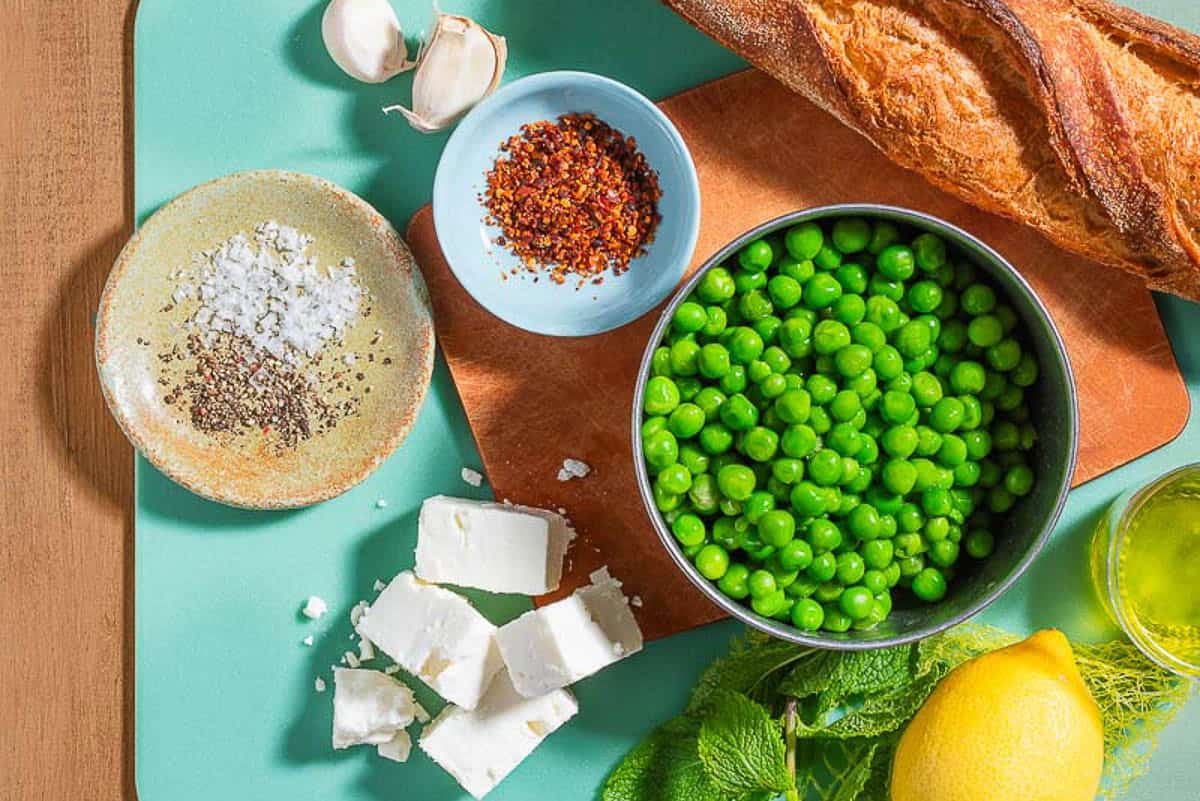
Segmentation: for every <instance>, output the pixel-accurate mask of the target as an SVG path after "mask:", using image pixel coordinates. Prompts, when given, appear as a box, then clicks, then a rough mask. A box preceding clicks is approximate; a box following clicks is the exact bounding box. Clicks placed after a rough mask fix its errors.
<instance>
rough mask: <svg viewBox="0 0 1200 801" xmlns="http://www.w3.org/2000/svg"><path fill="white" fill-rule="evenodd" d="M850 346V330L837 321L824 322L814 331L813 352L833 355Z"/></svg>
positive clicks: (818, 324)
mask: <svg viewBox="0 0 1200 801" xmlns="http://www.w3.org/2000/svg"><path fill="white" fill-rule="evenodd" d="M849 344H850V329H849V328H847V327H846V324H845V323H842V322H839V321H837V320H822V321H821V322H819V323H817V326H816V328H814V329H813V350H815V351H816V352H817V353H822V354H832V353H834V352H836V351H837V350H839V349H841V348H844V347H846V346H847V345H849Z"/></svg>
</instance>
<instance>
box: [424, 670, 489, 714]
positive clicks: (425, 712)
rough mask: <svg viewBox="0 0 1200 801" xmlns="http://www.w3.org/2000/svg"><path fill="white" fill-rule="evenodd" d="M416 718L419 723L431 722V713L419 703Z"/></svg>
mask: <svg viewBox="0 0 1200 801" xmlns="http://www.w3.org/2000/svg"><path fill="white" fill-rule="evenodd" d="M493 681H495V679H493ZM416 718H417V723H428V722H429V713H428V712H427V711H425V707H423V706H421V705H420V704H417V712H416Z"/></svg>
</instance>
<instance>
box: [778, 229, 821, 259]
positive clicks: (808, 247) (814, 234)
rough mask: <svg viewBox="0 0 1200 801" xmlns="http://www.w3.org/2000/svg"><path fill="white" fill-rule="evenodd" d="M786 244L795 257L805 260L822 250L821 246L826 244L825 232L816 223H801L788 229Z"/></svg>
mask: <svg viewBox="0 0 1200 801" xmlns="http://www.w3.org/2000/svg"><path fill="white" fill-rule="evenodd" d="M784 244H785V247H787V251H788V253H790V254H791V255H792V257H793V258H796V259H799V260H801V261H803V260H805V259H811V258H813V257H814V256H816V255H817V253H818V252H820V250H821V246H822V245H823V244H825V234H824V232H822V231H821V227H820V226H819V225H817V224H816V223H811V222H807V223H801V224H800V225H797V226H795V227H793V228H790V229H788V232H787V235H786V237H785V238H784Z"/></svg>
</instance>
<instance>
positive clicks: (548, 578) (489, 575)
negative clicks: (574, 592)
mask: <svg viewBox="0 0 1200 801" xmlns="http://www.w3.org/2000/svg"><path fill="white" fill-rule="evenodd" d="M574 537H575V532H574V531H573V530H572V529H571V528H570V526H569V525H568V524H567V521H566V519H565V518H563V517H562V515H558V514H555V513H554V512H549V511H546V510H543V509H531V508H528V507H522V506H505V505H503V504H498V503H489V502H486V501H471V500H464V499H460V498H449V497H446V496H444V495H438V496H435V497H433V498H430V499H428V500H426V501H425V503H424V504H422V505H421V516H420V520H419V522H418V527H417V564H416V567H415V568H414V570H415V571H416V574H417V575H418V576H420V577H421V578H422V579H424V580H425V581H434V582H438V583H446V584H457V585H459V586H462V587H477V588H479V589H481V590H488V591H489V592H515V593H521V594H523V595H541V594H543V593H547V592H550V591H552V590H555V589H557V588H558V583H559V581H560V580H561V579H562V564H563V557H564V556H565V555H566V553H567V547H568V546H569V545H570V544H571V540H572V539H574Z"/></svg>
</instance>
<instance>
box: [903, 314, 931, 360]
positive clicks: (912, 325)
mask: <svg viewBox="0 0 1200 801" xmlns="http://www.w3.org/2000/svg"><path fill="white" fill-rule="evenodd" d="M932 344H933V335H932V333H931V332H930V329H929V326H928V325H926V324H925V323H922V322H921V321H919V320H911V321H909V322H907V323H905V324H904V325H903V326H902V327H901V328H900V330H898V331H897V332H896V338H895V345H896V350H898V351H900V354H901V355H903V356H907V357H909V358H914V357H916V356H920V355H921V354H923V353H925V352H926V351H927V350H929V346H930V345H932Z"/></svg>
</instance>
